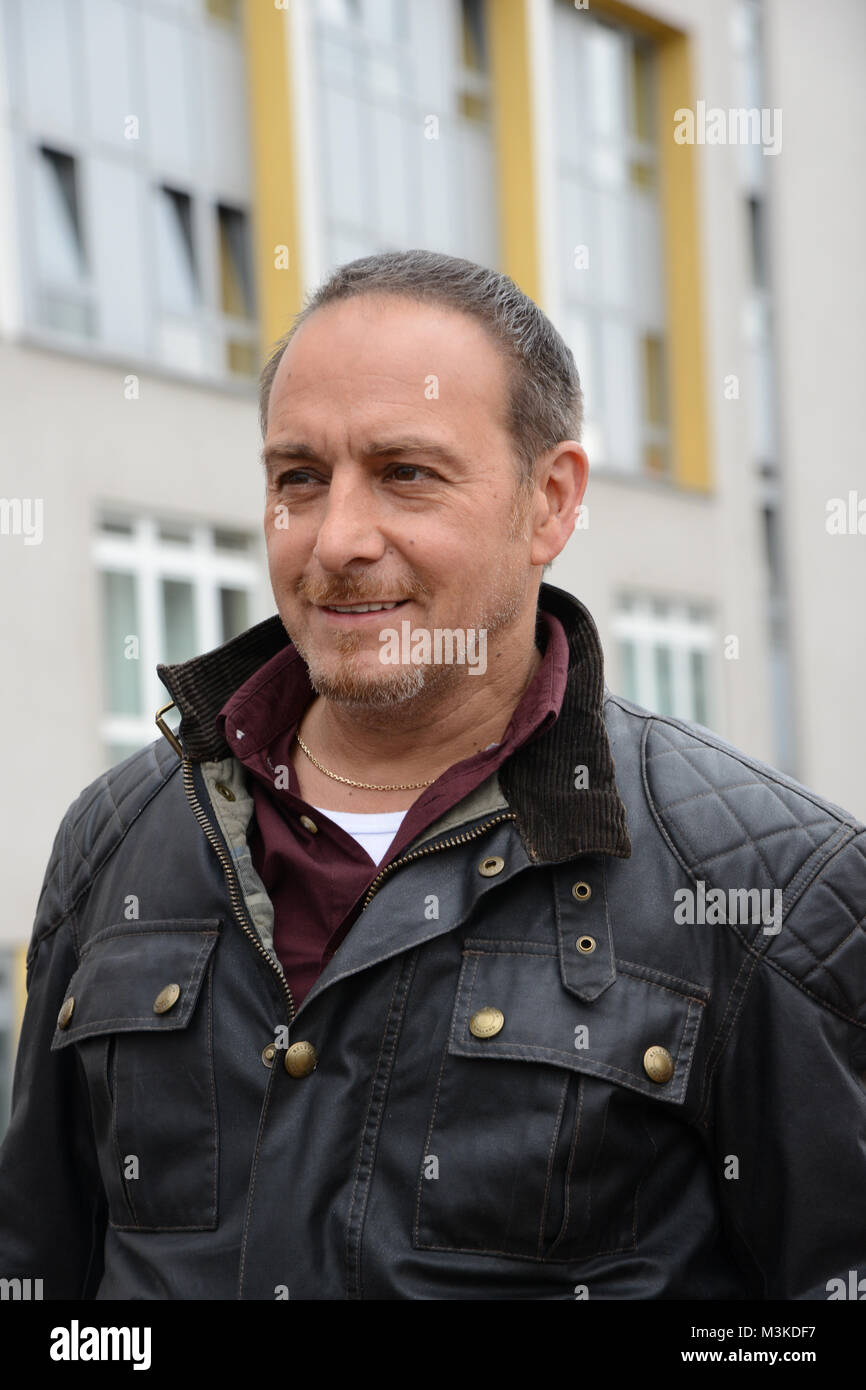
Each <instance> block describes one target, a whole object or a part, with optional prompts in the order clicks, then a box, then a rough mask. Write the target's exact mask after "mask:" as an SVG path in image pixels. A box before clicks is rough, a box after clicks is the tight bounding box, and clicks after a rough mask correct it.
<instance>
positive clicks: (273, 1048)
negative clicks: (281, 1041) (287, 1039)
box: [262, 1043, 277, 1067]
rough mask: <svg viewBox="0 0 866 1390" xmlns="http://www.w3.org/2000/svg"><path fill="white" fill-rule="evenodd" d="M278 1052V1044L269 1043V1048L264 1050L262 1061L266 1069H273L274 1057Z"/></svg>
mask: <svg viewBox="0 0 866 1390" xmlns="http://www.w3.org/2000/svg"><path fill="white" fill-rule="evenodd" d="M276 1052H277V1045H276V1043H268V1045H267V1047H263V1048H262V1061H263V1062H264V1064H265V1066H266V1067H272V1066H273V1065H274V1057H275V1056H276Z"/></svg>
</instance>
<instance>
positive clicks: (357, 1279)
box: [346, 950, 417, 1298]
mask: <svg viewBox="0 0 866 1390" xmlns="http://www.w3.org/2000/svg"><path fill="white" fill-rule="evenodd" d="M416 959H417V950H416V951H414V952H413V953H412V960H411V962H410V963H407V962H404V963H403V965H402V967H401V968H400V969H398V970H397V972H396V979H395V980H394V988H393V989H392V991H391V1000H390V1003H389V1004H388V1011H387V1013H386V1015H385V1021H384V1024H383V1027H382V1038H381V1041H380V1043H379V1055H378V1056H377V1058H376V1065H375V1067H374V1069H373V1076H372V1080H371V1082H370V1095H369V1099H368V1101H367V1113H366V1115H365V1116H364V1126H363V1129H362V1130H361V1143H360V1145H359V1147H358V1162H357V1164H356V1166H355V1179H354V1182H353V1183H352V1195H351V1197H350V1199H349V1209H348V1213H347V1216H346V1268H347V1272H349V1271H353V1272H354V1288H353V1287H352V1285H351V1283H349V1282H348V1281H347V1288H346V1294H347V1296H348V1297H353V1296H354V1297H357V1298H360V1297H361V1293H362V1287H361V1242H362V1238H363V1222H364V1215H365V1211H366V1202H364V1208H363V1210H362V1211H361V1212H360V1215H359V1220H358V1229H357V1235H356V1238H355V1255H354V1259H353V1257H352V1252H351V1245H352V1237H353V1230H352V1217H353V1213H354V1210H355V1196H356V1193H357V1190H358V1183H359V1180H360V1175H361V1168H362V1166H363V1165H365V1164H366V1165H367V1166H368V1167H369V1170H370V1171H369V1178H368V1188H369V1182H370V1181H371V1180H372V1176H373V1169H374V1167H375V1152H376V1147H377V1139H378V1129H379V1128H380V1127H381V1123H382V1121H381V1110H382V1107H383V1106H384V1103H385V1098H386V1096H387V1093H388V1084H389V1082H390V1074H389V1076H388V1077H387V1078H386V1079H385V1081H384V1086H383V1089H382V1094H381V1096H378V1095H377V1082H378V1080H379V1074H380V1070H381V1067H382V1061H383V1058H384V1055H385V1048H386V1045H387V1046H388V1047H389V1048H390V1051H391V1058H392V1061H393V1056H394V1053H395V1052H396V1049H397V1042H398V1037H399V1031H400V1029H399V1023H400V1021H402V1015H403V1011H404V1009H405V1006H406V995H407V993H408V989H409V986H410V984H411V977H412V975H413V974H414V963H415V960H416ZM407 974H408V978H407ZM401 986H402V987H403V1004H402V1006H401V1008H400V1011H399V1020H395V1021H396V1022H397V1030H396V1033H395V1035H394V1037H393V1038H392V1039H389V1036H388V1035H389V1030H390V1028H391V1026H392V1018H393V1017H394V1007H395V1000H396V998H397V993H398V990H400V989H401ZM374 1104H377V1105H378V1107H379V1111H380V1117H379V1121H378V1125H377V1127H376V1130H377V1132H376V1133H375V1134H373V1135H370V1134H369V1131H370V1118H371V1115H372V1111H373V1106H374ZM368 1138H369V1139H370V1140H371V1141H372V1143H371V1145H370V1152H369V1154H367V1155H365V1149H366V1148H367V1144H368Z"/></svg>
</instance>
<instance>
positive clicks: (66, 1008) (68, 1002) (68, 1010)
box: [57, 994, 75, 1028]
mask: <svg viewBox="0 0 866 1390" xmlns="http://www.w3.org/2000/svg"><path fill="white" fill-rule="evenodd" d="M74 1008H75V996H74V995H72V994H70V996H69V998H68V999H64V1001H63V1003H62V1004H61V1005H60V1013H59V1014H58V1015H57V1027H58V1028H68V1027H69V1020H70V1019H71V1017H72V1010H73V1009H74Z"/></svg>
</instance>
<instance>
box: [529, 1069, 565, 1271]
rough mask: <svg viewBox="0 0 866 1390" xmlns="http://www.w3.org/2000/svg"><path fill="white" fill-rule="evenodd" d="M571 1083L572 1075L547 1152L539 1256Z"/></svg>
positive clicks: (539, 1230) (561, 1098)
mask: <svg viewBox="0 0 866 1390" xmlns="http://www.w3.org/2000/svg"><path fill="white" fill-rule="evenodd" d="M570 1084H571V1077H570V1076H566V1078H565V1080H564V1081H563V1083H562V1091H561V1093H560V1097H559V1105H558V1106H557V1109H556V1120H555V1121H554V1125H553V1134H552V1135H551V1139H550V1148H549V1149H548V1153H547V1171H546V1173H545V1177H544V1194H543V1197H542V1201H541V1215H540V1218H539V1222H538V1244H537V1246H536V1253H537V1254H538V1255H539V1257H540V1256H541V1254H542V1252H543V1250H544V1223H545V1220H546V1219H547V1208H548V1204H549V1202H550V1183H551V1179H552V1177H553V1159H554V1155H555V1154H556V1147H557V1144H558V1143H559V1133H560V1129H561V1128H562V1116H563V1112H564V1110H565V1098H566V1096H567V1095H568V1088H569V1085H570Z"/></svg>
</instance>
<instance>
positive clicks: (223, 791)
mask: <svg viewBox="0 0 866 1390" xmlns="http://www.w3.org/2000/svg"><path fill="white" fill-rule="evenodd" d="M216 789H217V791H218V792H219V794H220V796H222V797H224V798H225V800H226V801H234V799H235V794H234V792H233V791H232V789H231V787H227V786H226V784H225V782H217V784H216Z"/></svg>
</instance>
